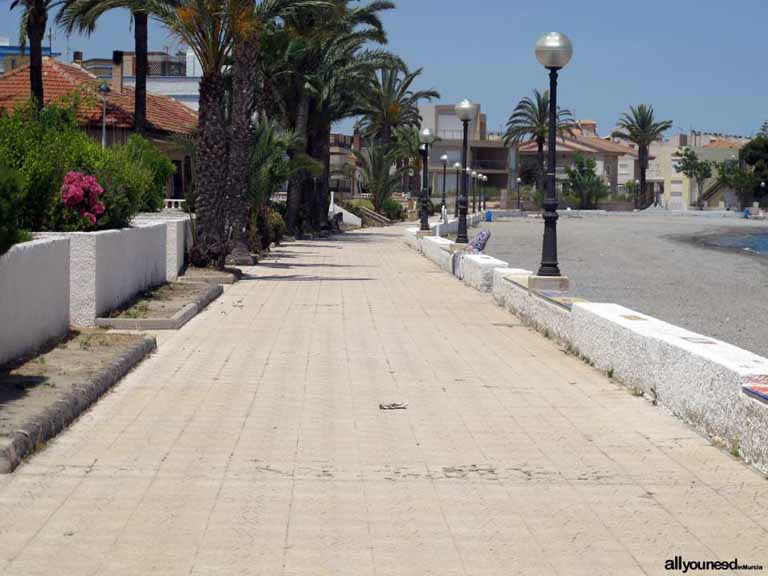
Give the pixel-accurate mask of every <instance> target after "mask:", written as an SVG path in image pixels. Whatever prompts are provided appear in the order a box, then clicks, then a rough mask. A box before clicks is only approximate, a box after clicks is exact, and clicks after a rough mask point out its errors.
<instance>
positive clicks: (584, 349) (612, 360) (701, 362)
mask: <svg viewBox="0 0 768 576" xmlns="http://www.w3.org/2000/svg"><path fill="white" fill-rule="evenodd" d="M417 230H418V229H417V228H412V229H409V230H407V231H406V236H405V240H406V243H408V244H409V245H411V246H414V247H415V248H416V249H417V250H420V251H422V252H423V253H424V255H425V256H426V257H427V258H429V259H430V260H432V261H434V262H436V263H437V264H438V265H439V266H440V267H441V268H442V269H444V270H446V269H447V270H448V271H449V272H452V273H453V274H454V275H456V276H457V277H459V278H463V280H464V282H465V283H466V284H468V285H470V286H473V287H475V288H477V289H478V290H483V291H486V290H488V289H489V287H488V281H489V280H488V278H489V275H492V282H491V286H490V290H491V292H492V294H493V298H494V300H495V301H496V302H497V303H498V304H499V305H500V306H503V307H504V308H506V309H507V310H509V311H510V312H512V313H513V314H515V315H516V316H518V317H519V318H520V319H521V320H523V321H524V322H525V323H527V324H529V325H531V326H534V327H535V328H537V329H538V330H540V331H542V332H544V333H545V334H547V335H548V336H549V337H551V338H553V339H554V340H556V341H557V342H559V343H560V344H561V345H563V346H564V347H566V348H568V350H569V351H571V352H573V353H576V354H579V355H581V356H582V357H583V358H584V359H585V360H587V361H589V362H591V363H593V364H594V365H595V366H596V367H597V368H600V369H602V370H606V371H608V372H609V374H610V375H611V376H613V377H616V378H617V379H619V380H620V381H621V382H623V383H624V384H625V385H627V386H629V387H631V388H633V389H636V390H639V391H642V393H643V394H644V395H645V396H646V397H648V398H649V399H652V400H653V401H654V402H655V403H657V404H658V405H660V406H664V407H665V408H667V409H668V410H670V411H671V412H672V413H674V414H675V415H677V416H678V417H680V418H681V419H682V420H684V421H685V422H687V423H688V424H690V425H691V426H693V427H694V428H695V429H697V430H699V431H700V432H702V433H705V434H708V435H709V436H710V437H712V438H713V440H714V441H715V442H716V443H717V444H719V445H724V446H726V447H728V448H729V449H730V450H731V451H738V453H739V454H740V455H741V456H742V457H743V458H744V459H745V460H746V461H747V462H749V463H751V464H752V465H753V466H755V467H756V468H757V469H758V470H761V471H762V472H766V473H768V403H764V402H761V401H759V400H757V399H754V398H752V397H750V396H747V395H746V394H744V393H743V392H742V387H743V386H747V385H754V384H755V383H763V384H764V383H766V382H768V359H766V358H763V357H760V356H757V355H755V354H752V353H751V352H747V351H746V350H742V349H740V348H737V347H736V346H732V345H730V344H727V343H725V342H721V341H719V340H715V339H714V338H709V337H707V336H702V335H700V334H696V333H694V332H690V331H689V330H685V329H683V328H680V327H678V326H674V325H672V324H668V323H666V322H662V321H661V320H657V319H655V318H652V317H650V316H647V315H644V314H641V313H638V312H635V311H633V310H630V309H628V308H624V307H623V306H619V305H617V304H596V303H590V302H574V303H573V304H572V305H571V306H567V305H565V304H563V303H561V302H558V301H556V300H553V299H551V298H548V297H546V296H544V295H542V294H539V293H537V292H536V291H534V290H531V289H530V288H529V287H528V284H529V282H528V278H529V277H530V276H531V275H532V272H531V271H530V270H522V269H516V268H508V267H506V266H507V264H506V262H503V261H501V260H496V259H495V258H491V257H488V256H484V255H476V254H461V255H459V253H456V254H455V255H452V254H451V246H452V244H453V242H451V241H448V240H445V239H443V238H436V237H424V238H417V237H416V231H417ZM451 256H453V257H454V258H456V265H455V266H454V265H453V262H452V261H451V260H450V257H451Z"/></svg>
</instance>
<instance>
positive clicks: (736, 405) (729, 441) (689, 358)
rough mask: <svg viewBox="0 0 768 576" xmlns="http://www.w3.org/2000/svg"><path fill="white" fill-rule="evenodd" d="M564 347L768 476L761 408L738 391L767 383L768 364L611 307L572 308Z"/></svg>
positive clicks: (764, 409) (765, 415)
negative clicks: (568, 345) (567, 344)
mask: <svg viewBox="0 0 768 576" xmlns="http://www.w3.org/2000/svg"><path fill="white" fill-rule="evenodd" d="M572 342H573V347H574V348H575V349H576V350H577V351H578V352H579V353H580V354H582V355H583V356H585V357H586V358H588V359H589V361H591V362H592V363H593V364H594V365H595V366H596V367H598V368H601V369H603V370H607V371H609V373H611V374H612V375H614V376H615V377H616V378H618V379H619V380H621V381H622V382H623V383H624V384H626V385H627V386H629V387H631V388H635V389H637V390H640V391H642V392H643V393H644V394H645V395H646V396H647V397H649V398H650V399H652V400H653V401H654V402H657V403H658V404H660V405H662V406H665V407H666V408H668V409H669V410H671V411H672V412H673V413H674V414H675V415H677V416H679V417H680V418H681V419H683V420H684V421H685V422H687V423H688V424H690V425H691V426H693V427H694V428H696V429H697V430H699V431H701V432H704V433H706V434H709V435H710V436H711V437H713V438H714V439H715V440H716V441H718V442H720V443H722V444H725V445H726V446H727V447H728V448H730V449H731V451H733V452H735V451H738V452H739V453H740V454H741V455H742V456H743V457H744V459H745V460H746V461H748V462H751V463H752V464H754V465H755V466H756V467H757V468H759V469H761V470H762V471H763V472H768V405H766V404H764V403H762V402H760V401H758V400H755V399H752V398H750V397H748V396H746V395H745V394H743V393H742V386H744V385H749V384H750V383H753V382H754V381H755V380H763V379H765V378H768V359H766V358H763V357H761V356H757V355H756V354H752V353H751V352H748V351H746V350H742V349H741V348H737V347H736V346H732V345H731V344H727V343H725V342H721V341H719V340H715V339H714V338H708V337H706V336H702V335H700V334H696V333H695V332H691V331H689V330H685V329H684V328H680V327H678V326H674V325H672V324H668V323H667V322H663V321H661V320H657V319H656V318H652V317H650V316H646V315H644V314H640V313H638V312H635V311H633V310H630V309H628V308H625V307H623V306H619V305H618V304H595V303H576V304H574V305H573V337H572Z"/></svg>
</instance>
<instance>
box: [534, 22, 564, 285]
mask: <svg viewBox="0 0 768 576" xmlns="http://www.w3.org/2000/svg"><path fill="white" fill-rule="evenodd" d="M571 56H573V46H572V45H571V41H570V40H569V39H568V37H567V36H566V35H565V34H561V33H560V32H550V33H549V34H545V35H544V36H542V37H541V38H539V41H538V42H536V59H537V60H538V61H539V63H540V64H541V65H542V66H544V67H545V68H546V69H547V70H549V140H548V142H547V152H548V153H549V154H548V156H549V161H548V162H547V191H546V195H545V196H544V243H543V246H542V253H541V267H540V268H539V276H560V267H559V266H558V263H557V217H558V216H557V180H556V177H555V170H556V165H557V72H558V70H560V69H561V68H564V67H565V66H566V65H567V64H568V62H569V61H570V60H571Z"/></svg>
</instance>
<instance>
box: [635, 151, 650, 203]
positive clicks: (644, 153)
mask: <svg viewBox="0 0 768 576" xmlns="http://www.w3.org/2000/svg"><path fill="white" fill-rule="evenodd" d="M647 154H648V151H647V149H646V148H645V147H644V146H641V147H640V190H639V191H638V197H639V199H640V200H639V205H637V204H638V203H636V205H635V208H643V207H644V205H645V171H646V170H647V168H648V161H647V159H646V156H647Z"/></svg>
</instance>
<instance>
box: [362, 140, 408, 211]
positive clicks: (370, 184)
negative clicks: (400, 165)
mask: <svg viewBox="0 0 768 576" xmlns="http://www.w3.org/2000/svg"><path fill="white" fill-rule="evenodd" d="M354 154H355V157H356V158H357V160H358V162H359V163H360V165H361V178H360V179H361V182H362V185H363V187H364V188H365V190H366V191H367V192H368V193H370V194H371V196H372V201H373V206H374V207H375V209H376V210H377V211H378V210H380V209H381V204H382V202H383V201H384V199H385V198H389V197H390V196H392V193H393V192H394V191H395V189H396V188H397V187H398V185H399V182H400V171H399V170H393V169H392V164H393V160H394V156H393V154H392V151H391V148H390V147H389V146H386V145H384V144H373V145H371V146H370V147H368V148H366V149H365V150H364V151H360V150H355V151H354Z"/></svg>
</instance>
